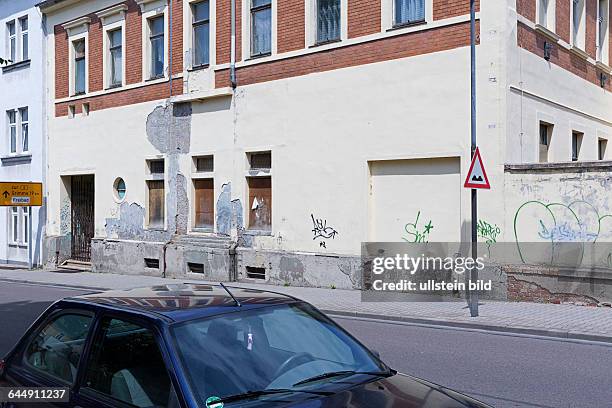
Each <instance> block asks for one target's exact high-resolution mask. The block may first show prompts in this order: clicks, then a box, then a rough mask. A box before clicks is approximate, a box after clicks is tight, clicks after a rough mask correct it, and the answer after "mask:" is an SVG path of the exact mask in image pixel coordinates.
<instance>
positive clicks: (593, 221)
mask: <svg viewBox="0 0 612 408" xmlns="http://www.w3.org/2000/svg"><path fill="white" fill-rule="evenodd" d="M580 207H583V209H582V211H579V208H580ZM529 208H532V210H536V209H538V208H539V209H541V210H543V216H544V217H543V218H538V217H531V218H527V219H525V218H524V217H523V220H524V221H527V222H528V223H536V228H535V230H536V231H537V237H536V238H537V239H540V240H542V241H544V242H550V243H551V245H552V244H555V243H558V242H576V243H579V244H582V251H581V252H582V255H581V256H580V260H579V261H580V262H582V256H583V255H584V244H585V242H596V241H597V239H599V237H600V234H601V233H602V230H601V226H602V221H603V220H604V219H606V218H608V217H610V218H612V215H609V214H607V215H600V214H599V211H598V210H597V208H595V206H594V205H593V204H591V203H589V202H586V201H583V200H577V201H573V202H572V203H570V204H568V205H566V204H562V203H549V204H546V203H544V202H542V201H537V200H533V201H527V202H525V203H523V204H522V205H521V206H520V207H519V208H518V209H517V210H516V213H515V214H514V239H515V242H516V246H517V250H518V253H519V256H520V258H521V261H522V262H525V258H524V256H523V251H522V250H521V244H522V243H523V242H522V240H521V239H520V238H519V235H520V234H521V231H520V228H521V227H520V225H519V224H520V222H519V221H520V220H521V214H522V213H524V212H525V211H527V209H529ZM585 208H586V210H585ZM588 212H590V213H592V214H593V215H592V216H591V217H590V218H589V217H588V216H587V217H586V218H585V214H586V213H588ZM552 256H554V254H553V255H551V257H552ZM552 262H553V259H552V258H551V263H552ZM580 262H579V263H580Z"/></svg>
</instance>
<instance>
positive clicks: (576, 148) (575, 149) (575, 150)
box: [572, 131, 584, 161]
mask: <svg viewBox="0 0 612 408" xmlns="http://www.w3.org/2000/svg"><path fill="white" fill-rule="evenodd" d="M583 136H584V135H583V134H582V133H580V132H576V131H574V132H572V161H578V159H579V158H580V148H581V147H582V137H583Z"/></svg>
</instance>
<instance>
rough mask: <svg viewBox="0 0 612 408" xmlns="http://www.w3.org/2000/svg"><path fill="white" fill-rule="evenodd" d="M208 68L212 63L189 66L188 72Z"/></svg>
mask: <svg viewBox="0 0 612 408" xmlns="http://www.w3.org/2000/svg"><path fill="white" fill-rule="evenodd" d="M207 68H210V64H202V65H196V66H193V67H191V68H188V69H187V71H188V72H193V71H201V70H203V69H207Z"/></svg>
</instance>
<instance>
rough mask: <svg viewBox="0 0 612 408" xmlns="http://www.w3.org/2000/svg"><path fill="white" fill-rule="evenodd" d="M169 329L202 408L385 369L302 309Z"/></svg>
mask: <svg viewBox="0 0 612 408" xmlns="http://www.w3.org/2000/svg"><path fill="white" fill-rule="evenodd" d="M172 330H173V334H174V337H175V341H176V346H177V350H178V352H179V355H180V358H181V360H182V363H183V366H184V368H185V371H186V374H187V376H188V378H189V381H190V383H191V386H192V387H193V391H194V393H195V394H196V396H197V398H198V399H199V400H200V403H201V406H205V404H206V401H207V400H209V401H210V399H211V398H213V399H216V398H219V399H224V400H225V399H227V400H232V401H233V400H237V399H240V396H241V395H245V398H246V397H250V396H252V395H255V396H258V397H259V396H261V395H268V394H272V393H273V392H276V391H278V390H285V391H287V392H289V393H303V392H310V393H312V392H313V390H316V389H317V386H318V385H320V384H323V383H328V382H329V381H334V380H336V379H338V378H339V377H343V376H346V375H350V374H352V373H355V372H357V373H374V375H376V374H377V373H387V372H388V370H389V369H388V368H387V367H386V366H384V364H382V363H381V362H379V361H378V360H376V359H375V358H373V357H372V355H371V354H370V353H369V352H368V351H367V350H366V349H365V348H364V347H363V346H362V345H360V344H359V343H357V342H356V341H355V340H354V339H353V338H352V337H350V336H349V335H347V334H346V333H345V332H344V330H342V329H341V328H340V327H338V326H337V325H336V324H335V323H334V322H332V321H331V320H330V319H328V318H327V317H325V316H324V315H323V314H321V313H320V312H318V311H317V310H316V309H314V308H313V307H312V306H310V305H308V304H304V303H297V304H288V305H279V306H270V307H265V308H260V309H255V310H250V311H245V312H237V313H230V314H225V315H221V316H215V317H213V318H207V319H203V320H196V321H189V322H186V323H181V324H180V325H178V326H174V327H173V329H172ZM261 391H264V392H263V393H262V392H261ZM266 391H267V392H266Z"/></svg>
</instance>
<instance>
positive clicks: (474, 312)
mask: <svg viewBox="0 0 612 408" xmlns="http://www.w3.org/2000/svg"><path fill="white" fill-rule="evenodd" d="M474 3H475V0H470V91H471V98H470V99H471V121H470V124H471V139H472V140H471V141H472V143H471V147H472V148H471V153H472V154H471V157H472V159H474V155H475V154H476V146H477V145H476V7H475V4H474ZM477 191H478V190H477V189H475V188H472V258H473V259H476V258H477V257H478V248H477V246H478V234H477V230H476V225H477V223H478V193H477ZM470 281H472V282H477V281H478V269H476V268H475V267H472V269H471V270H470ZM468 306H469V308H470V316H472V317H477V316H478V292H477V291H472V290H469V288H468Z"/></svg>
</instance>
